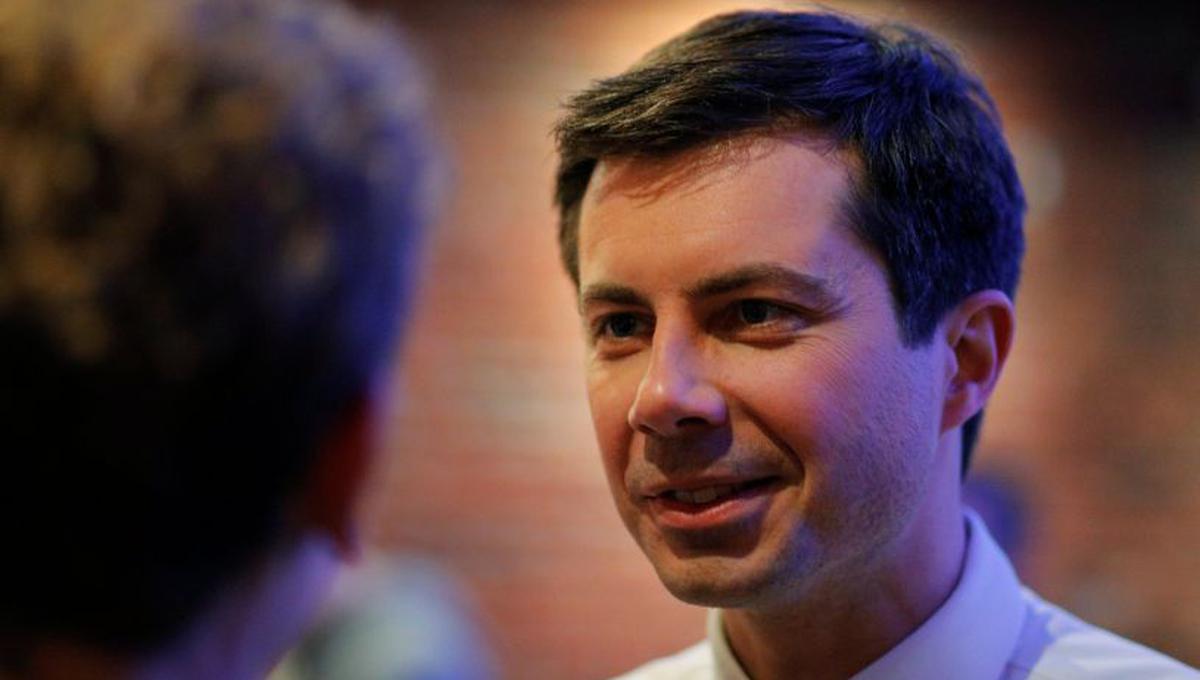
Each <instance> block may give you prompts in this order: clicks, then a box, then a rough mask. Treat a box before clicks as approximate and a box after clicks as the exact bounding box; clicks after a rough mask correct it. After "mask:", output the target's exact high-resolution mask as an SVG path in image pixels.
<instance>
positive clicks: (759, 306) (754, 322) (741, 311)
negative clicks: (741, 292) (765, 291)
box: [735, 300, 784, 326]
mask: <svg viewBox="0 0 1200 680" xmlns="http://www.w3.org/2000/svg"><path fill="white" fill-rule="evenodd" d="M735 309H736V311H737V316H738V320H739V321H741V322H742V323H744V324H746V325H749V326H758V325H760V324H764V323H767V322H770V321H773V320H775V319H777V318H778V317H779V315H780V314H781V313H782V312H783V311H784V310H783V309H781V308H780V307H779V306H778V305H774V304H771V303H770V302H767V301H766V300H742V301H740V302H738V303H736V306H735Z"/></svg>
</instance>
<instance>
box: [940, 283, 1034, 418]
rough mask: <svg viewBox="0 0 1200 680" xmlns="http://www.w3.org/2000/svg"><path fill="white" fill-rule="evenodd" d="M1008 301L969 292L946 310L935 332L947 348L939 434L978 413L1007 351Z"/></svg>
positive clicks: (1009, 332)
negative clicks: (969, 294) (945, 378)
mask: <svg viewBox="0 0 1200 680" xmlns="http://www.w3.org/2000/svg"><path fill="white" fill-rule="evenodd" d="M1015 322H1016V319H1015V316H1014V314H1013V304H1012V300H1009V298H1008V296H1007V295H1005V294H1004V293H1002V292H1001V291H998V290H984V291H980V292H978V293H974V294H972V295H971V296H969V297H967V298H966V299H964V300H963V301H962V302H960V303H959V304H958V305H957V306H956V307H955V308H954V309H953V310H951V311H950V312H949V313H948V314H947V315H946V318H945V320H944V321H943V323H942V325H941V328H940V333H941V337H942V338H943V339H944V340H945V342H946V346H947V350H948V352H947V371H946V373H947V382H946V392H945V399H944V401H943V410H942V431H943V432H945V431H948V430H951V429H953V428H955V427H959V426H960V425H962V424H963V423H965V422H966V421H967V420H968V419H969V418H971V416H973V415H975V414H976V413H978V412H979V411H980V410H981V409H983V406H984V404H986V403H987V400H988V397H990V396H991V394H992V390H993V389H994V388H995V386H996V382H997V381H998V380H999V378H1000V373H1001V371H1002V370H1003V369H1004V363H1005V361H1007V359H1008V353H1009V350H1010V349H1011V348H1012V341H1013V331H1014V327H1015Z"/></svg>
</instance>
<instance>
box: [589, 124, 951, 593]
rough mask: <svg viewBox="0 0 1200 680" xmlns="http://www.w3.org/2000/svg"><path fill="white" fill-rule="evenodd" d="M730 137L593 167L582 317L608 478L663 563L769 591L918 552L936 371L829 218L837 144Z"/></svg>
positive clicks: (629, 520)
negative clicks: (909, 342) (730, 141)
mask: <svg viewBox="0 0 1200 680" xmlns="http://www.w3.org/2000/svg"><path fill="white" fill-rule="evenodd" d="M741 141H742V142H743V143H741V144H735V145H732V146H730V147H727V148H725V149H724V150H723V151H720V150H716V149H713V148H708V149H701V150H699V151H696V152H689V153H686V154H684V155H682V156H678V157H673V158H670V159H667V160H642V159H637V160H627V159H616V160H607V161H604V162H602V163H601V164H600V165H599V167H598V168H597V169H596V173H595V175H594V176H593V178H592V180H591V185H590V187H589V189H588V192H587V195H586V196H585V198H584V203H583V207H582V214H581V218H580V234H579V256H580V258H579V259H580V296H581V297H580V300H581V313H582V315H583V320H584V324H585V329H586V333H587V336H588V354H587V387H588V394H589V401H590V405H591V410H592V418H593V421H594V424H595V428H596V435H597V438H598V440H599V444H600V449H601V452H602V455H603V459H604V466H605V471H606V474H607V476H608V482H609V485H610V487H611V490H612V494H613V498H614V500H615V501H616V505H617V509H618V511H619V512H620V514H621V517H622V519H623V520H624V522H625V525H626V526H627V527H628V529H629V531H630V532H631V533H632V534H633V536H634V538H635V539H636V540H637V542H638V544H639V545H640V546H641V548H642V550H643V551H644V552H645V553H646V555H647V556H648V557H649V558H650V561H651V562H652V563H653V564H654V567H655V569H656V570H657V571H658V574H659V577H660V578H661V579H662V581H663V582H664V584H665V585H666V586H667V587H668V589H670V590H671V591H672V592H673V593H674V594H675V595H676V596H677V597H679V598H681V599H683V600H686V601H689V602H693V603H696V604H705V605H709V606H722V607H754V606H777V605H780V604H783V603H786V602H788V601H793V600H796V599H798V598H804V597H810V596H812V595H813V594H814V592H816V591H820V592H822V593H830V592H835V591H836V589H837V588H838V587H839V585H844V584H851V583H853V582H854V581H855V579H862V578H874V577H877V576H879V575H880V574H882V573H892V574H894V573H900V574H901V575H902V574H903V573H904V572H905V570H912V569H917V568H919V565H921V564H922V559H921V557H920V554H919V553H920V552H921V550H922V547H921V546H922V544H923V541H924V539H927V538H928V535H927V534H928V532H927V531H925V528H924V527H923V523H925V518H927V517H928V515H929V513H928V512H923V511H922V504H923V503H927V502H928V501H927V500H926V499H927V498H928V497H931V496H939V495H944V494H943V492H942V490H940V489H939V488H938V487H941V486H943V483H942V480H945V479H947V478H948V476H947V475H946V474H944V473H943V472H937V471H936V468H937V467H938V466H940V465H941V461H942V460H943V458H944V457H939V456H937V455H936V452H937V450H938V446H939V436H940V434H941V433H940V422H941V400H942V394H943V389H944V383H945V378H946V367H945V361H944V359H943V355H942V354H941V353H939V350H938V349H937V343H931V344H930V345H929V346H926V347H924V348H915V349H914V348H908V347H905V346H903V344H902V343H901V341H900V335H899V330H898V325H897V321H896V317H895V313H894V311H893V307H892V301H891V297H890V292H889V288H888V280H887V275H886V271H885V268H884V266H883V264H882V262H881V261H880V259H879V258H878V257H877V256H875V255H874V254H873V253H872V252H871V251H869V250H868V249H867V248H866V247H865V246H864V245H863V243H862V242H860V240H859V239H858V238H857V237H856V236H855V235H854V234H853V233H852V232H851V231H850V229H849V228H848V227H846V226H845V225H844V224H843V223H842V222H841V220H840V219H839V218H840V211H839V206H840V205H841V201H842V200H843V198H844V197H845V196H846V192H847V190H848V187H849V184H850V179H849V176H848V174H849V170H848V169H847V164H846V160H847V159H846V157H845V156H844V155H841V154H838V153H835V152H831V151H829V150H827V149H825V148H823V147H822V146H820V145H818V144H817V143H815V142H813V141H812V140H811V139H808V138H805V137H800V136H793V137H788V138H747V139H743V140H741ZM926 547H928V546H926ZM814 589H816V591H814Z"/></svg>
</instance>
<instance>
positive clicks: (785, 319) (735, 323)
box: [714, 298, 812, 344]
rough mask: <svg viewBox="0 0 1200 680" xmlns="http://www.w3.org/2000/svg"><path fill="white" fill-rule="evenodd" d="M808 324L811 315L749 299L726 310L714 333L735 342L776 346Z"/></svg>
mask: <svg viewBox="0 0 1200 680" xmlns="http://www.w3.org/2000/svg"><path fill="white" fill-rule="evenodd" d="M811 323H812V316H811V315H810V314H807V313H805V312H804V311H802V310H799V309H796V308H793V307H792V306H790V305H786V304H780V303H777V302H772V301H770V300H762V299H758V298H748V299H745V300H737V301H735V302H733V303H732V304H730V305H728V306H727V307H725V309H724V311H723V312H722V313H721V314H720V315H719V316H718V317H717V318H716V319H715V326H714V331H715V332H716V333H718V334H719V335H721V336H723V337H726V338H728V339H730V340H735V341H738V342H747V343H751V344H777V343H782V342H789V341H791V340H792V339H794V338H795V337H796V336H797V334H799V333H800V332H802V331H803V330H805V329H806V328H808V327H809V325H811Z"/></svg>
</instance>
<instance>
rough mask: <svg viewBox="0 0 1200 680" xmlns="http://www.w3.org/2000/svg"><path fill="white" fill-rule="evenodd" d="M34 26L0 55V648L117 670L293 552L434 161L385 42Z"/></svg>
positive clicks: (261, 1) (226, 27)
mask: <svg viewBox="0 0 1200 680" xmlns="http://www.w3.org/2000/svg"><path fill="white" fill-rule="evenodd" d="M43 4H44V3H43V1H42V0H28V1H18V2H15V4H13V5H12V6H9V7H6V8H5V10H4V15H5V26H4V30H3V31H2V32H0V149H2V152H0V375H2V376H3V377H2V378H0V432H2V436H3V437H4V449H5V455H4V464H3V479H4V481H3V483H0V487H2V489H3V492H2V495H3V496H4V498H5V502H4V510H3V522H4V527H5V529H4V532H3V535H4V540H5V545H6V551H5V554H6V559H5V563H6V569H5V571H6V573H7V574H8V576H6V577H5V578H4V579H3V580H2V582H3V586H2V587H0V590H2V597H0V600H2V601H3V606H2V609H0V611H2V614H0V616H2V619H0V627H2V630H0V634H2V636H3V642H4V646H5V648H7V649H10V650H11V649H13V648H15V647H17V646H19V644H18V643H14V642H13V640H14V639H16V640H34V639H37V638H38V637H41V636H54V637H59V638H66V639H72V640H78V641H83V642H86V643H90V644H97V645H100V646H102V647H104V648H106V649H111V650H117V651H124V652H129V653H134V652H139V651H145V650H147V649H152V648H154V647H155V646H157V645H159V644H161V643H163V642H165V641H166V640H167V639H168V638H169V637H170V636H172V635H174V634H176V633H177V632H178V631H179V630H181V628H182V627H183V626H184V625H186V624H187V623H188V622H189V621H190V620H191V618H192V617H193V616H194V615H195V614H196V613H198V612H199V611H200V609H201V608H202V607H203V605H204V604H205V603H206V602H207V600H208V599H209V598H210V597H211V596H212V594H213V593H214V592H215V591H216V589H217V588H218V587H220V586H221V585H222V584H223V583H225V582H226V581H227V580H228V579H229V578H231V577H232V576H233V575H234V574H237V573H239V572H240V571H241V570H242V569H243V568H244V567H245V566H247V565H248V564H250V563H251V562H252V561H253V560H255V559H257V558H259V556H260V555H262V554H263V553H264V552H265V551H266V550H267V549H269V547H270V546H271V545H274V542H275V541H279V540H285V539H286V530H285V527H287V526H289V520H288V518H287V512H288V509H287V508H286V507H285V506H287V505H288V503H289V502H290V501H289V499H290V498H292V497H293V496H294V495H295V494H296V493H297V492H298V489H299V488H300V486H301V484H302V483H303V480H304V478H305V476H306V475H307V474H309V473H310V468H311V467H312V463H313V462H314V461H315V460H316V458H315V455H316V453H317V451H318V449H319V447H320V446H322V445H323V444H324V443H325V442H324V441H323V440H324V439H326V438H328V437H329V436H331V433H332V428H333V427H335V425H336V424H337V423H338V422H341V421H340V419H343V418H346V417H347V415H349V413H348V412H350V411H351V410H352V409H353V408H355V407H356V405H357V404H358V402H359V401H360V400H361V399H362V398H363V395H364V394H365V393H366V392H367V391H368V390H369V389H370V384H369V383H370V382H371V381H372V380H374V379H375V378H377V377H379V373H380V371H381V370H382V369H384V368H385V367H386V364H387V360H388V358H389V357H390V356H391V354H392V350H393V344H394V342H395V340H396V333H397V331H398V324H399V322H400V319H401V317H402V313H403V310H404V307H405V303H406V299H407V297H408V293H407V289H408V288H409V282H408V276H409V273H410V270H411V269H412V267H411V266H410V262H409V260H410V257H411V253H412V251H413V249H414V248H413V246H414V245H415V241H414V239H415V238H417V234H418V232H419V231H420V229H419V228H420V226H421V225H422V223H423V222H425V217H426V215H425V213H426V212H428V211H427V207H426V203H427V199H425V197H424V194H425V192H426V190H427V189H428V188H429V180H430V174H429V172H428V171H427V170H428V162H427V161H428V160H429V157H430V152H431V149H430V148H429V147H430V145H429V143H428V135H427V134H426V131H425V129H424V124H423V113H422V104H421V102H422V101H423V95H422V93H421V92H419V90H420V89H421V86H420V83H419V80H418V79H417V78H415V77H414V76H415V72H414V70H413V63H412V61H411V59H410V58H409V56H408V55H407V54H406V53H405V50H404V49H403V47H402V45H401V44H400V43H398V42H397V41H396V37H397V36H396V35H395V34H394V31H393V30H392V29H391V28H389V27H388V26H387V25H386V24H387V23H388V22H373V23H369V22H368V21H366V20H365V19H364V18H363V17H360V16H357V15H356V14H354V13H353V11H352V10H350V9H348V8H346V7H343V6H341V5H339V4H336V3H323V2H316V1H311V2H310V1H305V0H287V1H282V0H188V1H186V2H170V3H160V2H158V1H157V0H117V1H114V0H80V1H78V2H73V3H70V6H69V7H66V6H64V7H60V8H58V9H57V10H50V9H47V8H46V7H44V6H43Z"/></svg>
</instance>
